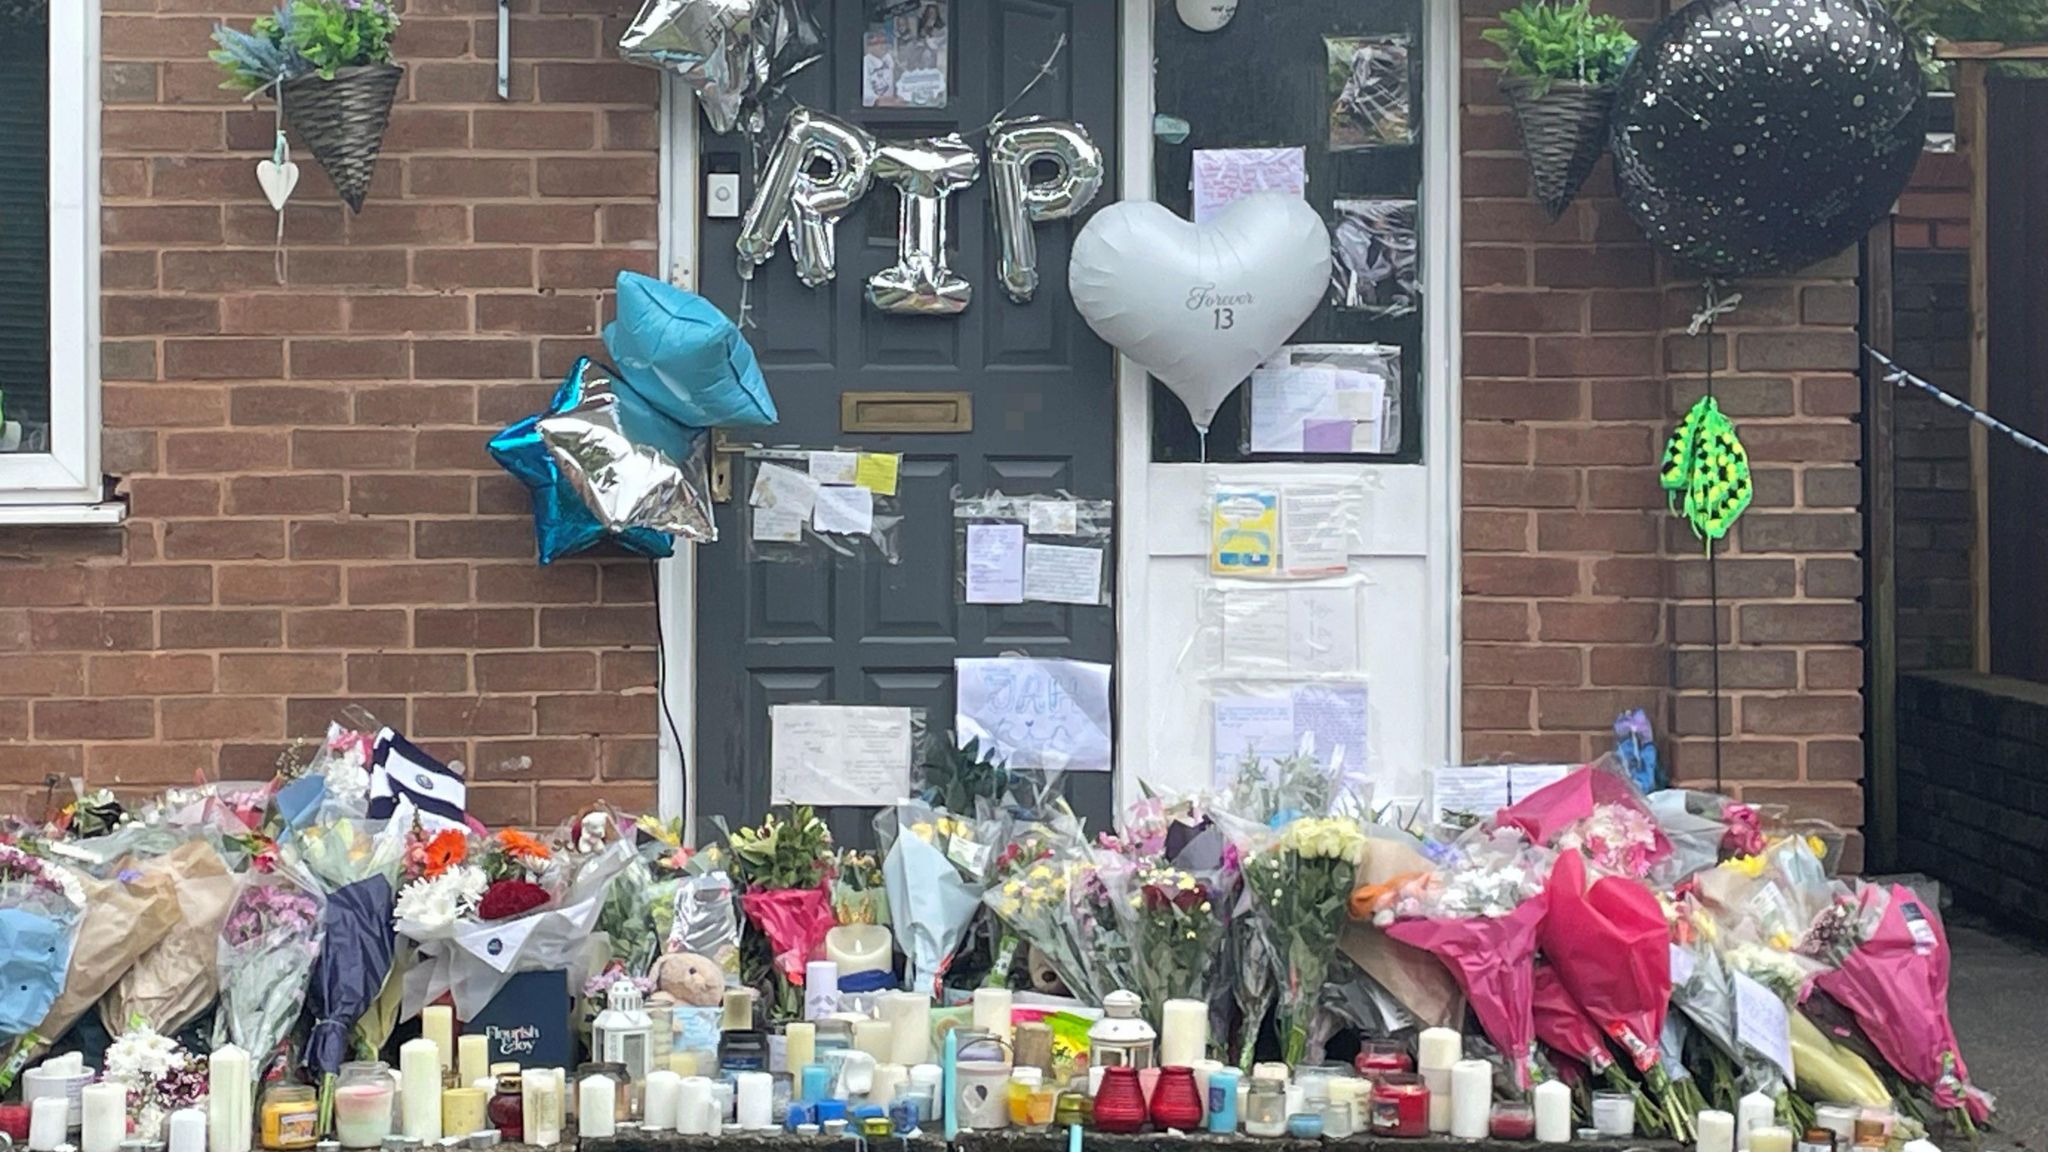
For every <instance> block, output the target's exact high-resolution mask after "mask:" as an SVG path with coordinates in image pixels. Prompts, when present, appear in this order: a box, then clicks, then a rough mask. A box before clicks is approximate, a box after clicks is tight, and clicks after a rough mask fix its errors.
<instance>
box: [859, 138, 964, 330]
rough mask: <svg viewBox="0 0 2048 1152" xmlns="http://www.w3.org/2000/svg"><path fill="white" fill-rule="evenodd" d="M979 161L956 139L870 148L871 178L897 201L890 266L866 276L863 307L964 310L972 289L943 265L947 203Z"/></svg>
mask: <svg viewBox="0 0 2048 1152" xmlns="http://www.w3.org/2000/svg"><path fill="white" fill-rule="evenodd" d="M980 173H981V157H980V156H978V155H976V154H975V151H974V149H972V148H969V147H968V146H967V142H966V141H964V140H962V139H961V138H960V137H959V136H958V135H952V136H938V137H933V138H931V139H927V140H903V141H899V142H895V143H890V144H884V145H882V146H881V147H880V148H878V149H876V150H875V162H874V174H875V179H877V180H881V181H884V182H886V183H889V184H894V185H895V186H896V191H897V194H898V195H899V196H900V197H901V199H902V204H901V206H900V207H899V208H898V216H897V227H896V263H894V264H892V265H890V266H889V267H887V268H884V269H882V270H881V271H879V272H877V273H875V274H874V275H872V276H870V277H868V283H867V297H868V303H870V304H872V305H874V306H875V307H876V308H878V309H880V310H882V311H884V312H897V313H904V314H908V315H913V316H953V315H957V314H959V313H961V312H964V311H966V310H967V305H968V304H969V303H971V302H972V301H973V299H974V286H973V285H971V284H969V283H968V282H967V280H966V278H965V277H963V276H961V275H960V274H959V273H957V272H954V271H953V270H952V269H951V268H949V267H947V265H946V243H947V228H946V218H947V212H946V208H947V203H948V201H950V200H951V199H952V196H953V193H955V192H958V191H960V190H961V189H962V188H965V187H967V186H968V185H970V184H972V183H974V178H975V177H976V176H978V175H980Z"/></svg>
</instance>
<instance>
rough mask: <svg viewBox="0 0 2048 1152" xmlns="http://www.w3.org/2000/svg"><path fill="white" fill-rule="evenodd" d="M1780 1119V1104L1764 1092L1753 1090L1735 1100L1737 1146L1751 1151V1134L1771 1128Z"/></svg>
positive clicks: (1742, 1151)
mask: <svg viewBox="0 0 2048 1152" xmlns="http://www.w3.org/2000/svg"><path fill="white" fill-rule="evenodd" d="M1777 1121H1778V1104H1777V1101H1775V1100H1772V1099H1771V1098H1770V1097H1769V1096H1766V1095H1764V1094H1763V1093H1762V1092H1751V1093H1750V1094H1749V1095H1747V1096H1744V1097H1743V1098H1742V1099H1740V1100H1738V1101H1736V1102H1735V1147H1736V1149H1737V1150H1738V1152H1750V1149H1749V1134H1750V1133H1752V1132H1754V1131H1756V1130H1757V1129H1759V1128H1769V1127H1770V1126H1771V1125H1773V1124H1775V1123H1777Z"/></svg>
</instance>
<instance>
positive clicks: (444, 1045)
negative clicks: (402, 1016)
mask: <svg viewBox="0 0 2048 1152" xmlns="http://www.w3.org/2000/svg"><path fill="white" fill-rule="evenodd" d="M420 1037H421V1039H425V1040H432V1041H433V1042H434V1043H435V1044H436V1045H437V1046H438V1048H439V1056H440V1060H441V1071H443V1072H446V1071H448V1069H450V1068H453V1067H454V1066H455V1009H453V1008H450V1007H449V1006H448V1005H446V1004H429V1005H427V1006H426V1007H425V1008H422V1009H420Z"/></svg>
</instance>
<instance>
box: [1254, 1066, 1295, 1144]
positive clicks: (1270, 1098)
mask: <svg viewBox="0 0 2048 1152" xmlns="http://www.w3.org/2000/svg"><path fill="white" fill-rule="evenodd" d="M1244 1130H1245V1134H1246V1135H1248V1136H1285V1135H1287V1084H1286V1082H1285V1081H1282V1080H1277V1079H1274V1078H1273V1077H1271V1076H1254V1077H1252V1086H1251V1088H1250V1089H1249V1090H1248V1091H1246V1093H1245V1098H1244Z"/></svg>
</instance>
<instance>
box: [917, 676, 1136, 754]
mask: <svg viewBox="0 0 2048 1152" xmlns="http://www.w3.org/2000/svg"><path fill="white" fill-rule="evenodd" d="M953 668H954V673H955V677H956V684H957V687H956V689H955V706H954V713H955V715H954V718H953V731H954V733H955V735H956V737H957V739H958V740H959V741H960V742H961V743H962V744H963V745H964V744H966V743H967V742H968V741H970V740H978V741H980V742H981V747H982V749H983V750H984V751H988V752H993V753H994V754H995V755H996V756H997V757H998V758H999V759H1001V760H1002V761H1003V762H1004V763H1006V764H1008V765H1009V766H1010V767H1012V768H1053V769H1064V770H1066V771H1069V772H1107V771H1109V770H1110V767H1111V764H1112V759H1113V758H1112V755H1111V751H1110V708H1109V665H1107V664H1090V663H1086V662H1084V661H1080V660H1038V659H1027V658H1019V657H990V658H974V659H963V660H955V661H954V662H953Z"/></svg>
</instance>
